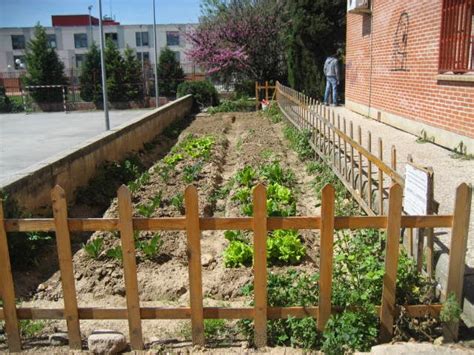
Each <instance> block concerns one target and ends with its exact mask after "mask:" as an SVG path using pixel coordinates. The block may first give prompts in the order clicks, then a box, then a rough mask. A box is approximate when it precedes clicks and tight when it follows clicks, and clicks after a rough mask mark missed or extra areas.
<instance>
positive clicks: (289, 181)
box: [259, 161, 296, 187]
mask: <svg viewBox="0 0 474 355" xmlns="http://www.w3.org/2000/svg"><path fill="white" fill-rule="evenodd" d="M259 175H260V176H261V177H263V178H264V179H265V180H267V181H269V182H274V183H278V184H281V185H285V186H290V187H291V186H293V185H294V184H295V182H296V177H295V174H294V173H293V171H291V170H290V169H284V168H283V167H282V166H281V164H280V162H279V161H273V162H271V163H269V164H265V165H263V166H262V167H261V168H260V170H259Z"/></svg>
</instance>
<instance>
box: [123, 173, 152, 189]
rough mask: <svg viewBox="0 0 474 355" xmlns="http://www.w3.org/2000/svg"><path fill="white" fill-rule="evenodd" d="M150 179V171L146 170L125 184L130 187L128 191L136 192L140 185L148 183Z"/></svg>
mask: <svg viewBox="0 0 474 355" xmlns="http://www.w3.org/2000/svg"><path fill="white" fill-rule="evenodd" d="M149 181H150V173H149V172H148V171H146V172H144V173H143V174H141V175H140V176H139V177H138V178H137V179H135V180H133V181H130V182H129V183H128V184H127V186H128V188H129V189H130V192H132V193H134V192H137V191H138V189H140V187H142V186H144V185H146V184H148V182H149Z"/></svg>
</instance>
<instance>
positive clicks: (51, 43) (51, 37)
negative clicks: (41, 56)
mask: <svg viewBox="0 0 474 355" xmlns="http://www.w3.org/2000/svg"><path fill="white" fill-rule="evenodd" d="M46 36H47V37H48V46H49V48H56V47H57V45H56V35H55V34H49V35H46Z"/></svg>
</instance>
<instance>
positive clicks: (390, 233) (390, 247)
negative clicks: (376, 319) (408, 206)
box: [380, 184, 403, 343]
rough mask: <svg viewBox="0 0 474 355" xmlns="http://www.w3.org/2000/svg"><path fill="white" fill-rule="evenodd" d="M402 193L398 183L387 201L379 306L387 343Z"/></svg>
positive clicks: (392, 313) (381, 337) (390, 319)
mask: <svg viewBox="0 0 474 355" xmlns="http://www.w3.org/2000/svg"><path fill="white" fill-rule="evenodd" d="M402 195H403V191H402V188H401V186H400V185H398V184H395V185H393V186H392V187H391V188H390V195H389V201H388V221H387V244H386V250H385V274H384V277H383V290H382V306H381V308H380V341H381V342H382V343H387V342H389V341H390V340H391V339H392V335H393V319H394V316H395V291H396V287H397V268H398V253H399V241H400V226H401V216H402Z"/></svg>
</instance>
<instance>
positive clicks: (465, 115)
mask: <svg viewBox="0 0 474 355" xmlns="http://www.w3.org/2000/svg"><path fill="white" fill-rule="evenodd" d="M372 3H373V4H372V23H371V30H370V29H369V26H368V25H369V24H370V16H368V15H362V14H348V15H347V49H346V99H347V100H350V101H353V102H356V103H360V104H363V105H366V106H369V105H370V107H372V108H374V109H379V110H382V111H385V112H389V113H392V114H395V115H398V116H402V117H405V118H409V119H412V120H414V121H421V122H424V123H425V124H429V125H431V126H435V127H438V128H442V129H446V130H449V131H452V132H455V133H458V134H461V135H464V136H468V137H471V138H472V137H474V83H473V82H452V81H450V82H447V81H438V80H437V78H436V77H437V75H438V54H439V36H440V27H441V7H442V0H416V1H414V0H372ZM403 12H406V13H407V14H408V21H409V25H408V44H407V47H406V49H407V56H406V70H405V71H395V70H393V69H394V68H395V66H394V64H393V50H394V40H395V34H396V32H397V27H398V23H399V19H400V16H401V14H402V13H403ZM371 36H372V51H371ZM371 52H372V60H371ZM371 67H372V73H371ZM453 143H454V142H453Z"/></svg>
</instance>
